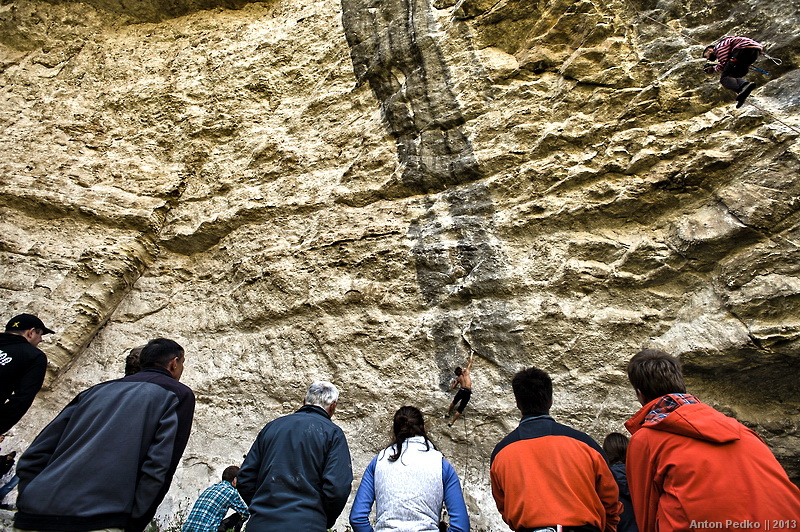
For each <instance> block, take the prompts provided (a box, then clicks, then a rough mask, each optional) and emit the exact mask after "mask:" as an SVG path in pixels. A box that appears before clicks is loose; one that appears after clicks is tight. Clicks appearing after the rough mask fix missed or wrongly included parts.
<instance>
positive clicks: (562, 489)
mask: <svg viewBox="0 0 800 532" xmlns="http://www.w3.org/2000/svg"><path fill="white" fill-rule="evenodd" d="M490 475H491V481H492V495H494V500H495V503H496V504H497V509H498V510H499V511H500V515H502V516H503V520H504V521H505V522H506V523H508V526H509V527H511V528H512V529H513V530H518V529H520V528H523V527H524V528H538V527H544V526H553V527H554V526H556V525H564V526H583V525H591V526H594V527H597V528H598V529H600V530H601V531H607V532H613V531H614V530H616V527H617V523H618V522H619V514H620V513H622V503H620V502H619V496H618V494H619V491H618V489H617V482H616V481H615V480H614V475H613V474H612V473H611V470H610V469H609V468H608V465H607V464H606V459H605V455H604V454H603V451H602V450H601V449H600V446H599V445H597V443H596V442H595V441H594V440H593V439H592V438H591V437H589V436H588V435H586V434H584V433H583V432H580V431H577V430H575V429H573V428H570V427H567V426H566V425H561V424H559V423H556V422H555V421H554V420H553V418H551V417H550V416H533V417H525V418H523V419H522V421H521V422H520V424H519V426H518V427H517V428H516V429H515V430H514V431H512V432H511V433H510V434H509V435H508V436H506V437H505V438H503V440H502V441H501V442H500V443H498V444H497V446H496V447H495V449H494V452H493V453H492V457H491V469H490Z"/></svg>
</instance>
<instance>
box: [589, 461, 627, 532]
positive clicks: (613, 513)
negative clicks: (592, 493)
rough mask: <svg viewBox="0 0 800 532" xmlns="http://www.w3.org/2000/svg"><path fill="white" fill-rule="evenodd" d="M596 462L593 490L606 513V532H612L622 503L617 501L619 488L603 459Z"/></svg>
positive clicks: (617, 522)
mask: <svg viewBox="0 0 800 532" xmlns="http://www.w3.org/2000/svg"><path fill="white" fill-rule="evenodd" d="M597 460H598V464H597V476H596V478H595V489H596V490H597V494H598V496H599V497H600V502H601V503H603V508H605V511H606V532H614V531H615V530H617V524H619V516H620V515H621V514H622V503H621V502H620V500H619V486H617V481H616V479H615V478H614V473H612V472H611V469H609V467H608V464H607V463H606V461H605V458H603V457H602V456H598V458H597Z"/></svg>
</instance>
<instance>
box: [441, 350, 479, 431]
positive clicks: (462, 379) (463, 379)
mask: <svg viewBox="0 0 800 532" xmlns="http://www.w3.org/2000/svg"><path fill="white" fill-rule="evenodd" d="M472 355H473V353H470V354H469V362H468V363H467V367H466V368H464V369H461V368H456V370H455V374H456V378H455V380H454V381H453V384H451V385H450V389H451V390H452V389H453V388H455V387H456V386H458V387H459V390H458V392H456V396H455V397H454V398H453V402H452V403H450V408H448V409H447V415H446V416H445V418H449V417H450V414H452V413H453V409H454V408H455V407H456V404H458V409H457V410H456V415H455V416H453V421H451V422H450V423H448V424H447V426H448V427H452V426H453V423H455V422H456V420H457V419H458V417H459V416H460V415H461V414H462V413H463V412H464V409H465V408H466V407H467V403H469V398H470V397H472V377H470V375H469V370H470V369H472Z"/></svg>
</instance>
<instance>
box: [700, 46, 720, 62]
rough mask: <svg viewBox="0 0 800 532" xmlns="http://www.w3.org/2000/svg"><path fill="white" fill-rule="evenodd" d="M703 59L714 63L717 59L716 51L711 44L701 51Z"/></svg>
mask: <svg viewBox="0 0 800 532" xmlns="http://www.w3.org/2000/svg"><path fill="white" fill-rule="evenodd" d="M703 57H704V58H706V59H708V60H709V61H714V60H715V59H716V58H717V51H716V49H715V48H714V45H713V44H710V45H708V46H706V47H705V49H704V50H703Z"/></svg>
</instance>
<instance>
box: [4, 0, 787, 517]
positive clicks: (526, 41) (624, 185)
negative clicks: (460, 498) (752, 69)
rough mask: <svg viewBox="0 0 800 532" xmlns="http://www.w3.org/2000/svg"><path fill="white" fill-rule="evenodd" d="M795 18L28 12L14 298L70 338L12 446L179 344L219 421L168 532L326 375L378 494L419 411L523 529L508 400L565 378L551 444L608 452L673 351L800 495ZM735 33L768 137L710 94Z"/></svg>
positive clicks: (438, 11)
mask: <svg viewBox="0 0 800 532" xmlns="http://www.w3.org/2000/svg"><path fill="white" fill-rule="evenodd" d="M799 9H800V5H799V4H798V2H797V0H779V1H778V2H769V3H764V2H755V1H751V0H745V1H744V2H740V3H737V4H736V5H735V6H731V4H730V3H729V2H716V3H712V4H707V3H700V2H688V3H687V2H676V1H671V0H664V1H658V2H656V1H650V0H647V1H641V0H624V1H623V0H613V1H609V2H599V1H589V0H586V1H579V2H563V1H560V0H548V1H538V2H537V1H517V0H501V1H499V2H496V1H485V0H459V1H457V2H456V1H454V0H434V1H433V2H429V1H428V0H380V1H379V0H341V2H339V1H336V0H321V1H318V2H307V1H303V0H270V1H267V2H252V3H248V2H244V1H240V0H233V1H179V0H173V1H170V2H155V1H153V2H110V1H105V0H92V1H87V2H82V3H78V2H66V1H52V2H44V1H32V0H3V2H2V5H0V87H2V88H0V127H1V128H2V132H3V133H2V136H0V212H1V213H2V216H0V261H2V264H3V270H4V272H5V273H4V275H3V276H2V279H1V280H0V298H2V301H3V302H4V304H5V307H4V308H5V314H6V315H8V316H10V315H11V314H12V313H15V312H17V311H33V312H36V313H37V314H39V315H40V316H42V317H43V319H44V320H45V322H46V323H47V324H48V325H50V326H51V327H52V328H54V329H56V330H57V331H58V332H57V334H56V335H54V337H53V338H52V339H50V340H49V341H48V342H46V343H44V344H43V348H44V350H45V351H46V352H47V353H48V355H49V358H50V362H51V368H50V369H51V371H50V375H49V379H48V384H47V387H46V389H45V390H44V391H43V392H42V393H41V394H40V397H39V398H38V399H37V402H36V403H35V404H34V407H33V409H32V410H31V412H30V413H29V414H28V415H27V416H26V417H25V419H24V420H23V422H22V423H20V424H19V425H18V426H17V427H16V428H15V429H14V430H13V435H12V437H10V438H9V439H8V440H7V445H4V447H8V448H17V449H20V450H21V449H23V448H24V447H25V445H26V443H27V442H29V441H30V440H31V439H32V438H33V437H34V436H35V434H36V433H37V432H38V430H40V429H41V427H42V426H43V425H44V424H45V423H47V422H48V421H49V420H50V419H51V418H52V417H53V416H54V415H55V413H56V412H57V411H58V410H59V409H60V408H61V407H62V406H63V405H64V404H65V403H66V402H67V401H68V400H69V399H70V398H71V397H72V396H73V395H74V394H75V393H76V392H77V391H79V390H81V389H83V388H85V387H88V386H90V385H92V384H93V383H96V382H99V381H102V380H105V379H110V378H115V377H117V376H120V375H121V373H122V368H123V361H124V355H125V354H126V353H127V350H129V349H130V348H132V347H134V346H137V345H141V344H143V343H144V342H145V341H146V340H147V339H149V338H152V337H155V336H167V337H171V338H174V339H176V340H178V341H179V342H180V343H181V344H182V345H184V346H185V347H186V349H187V369H186V372H185V373H184V377H183V381H184V382H186V383H187V384H188V385H190V386H191V387H192V388H193V389H194V390H195V393H196V394H197V397H198V409H197V415H196V418H195V424H194V429H193V435H192V438H191V440H190V443H189V448H188V449H187V452H186V454H185V456H184V460H183V463H182V467H181V468H180V469H179V471H178V474H177V476H176V479H175V483H174V485H173V489H172V490H171V492H170V495H169V496H168V499H167V500H166V501H165V503H164V504H163V505H162V507H161V509H160V512H159V515H158V518H159V519H160V521H161V522H162V523H163V524H168V523H175V522H177V521H179V519H180V515H181V514H182V513H185V512H186V511H187V507H188V505H189V504H190V503H191V501H192V500H193V498H194V497H195V495H196V494H197V493H198V491H199V490H200V489H201V488H203V487H205V486H206V485H208V484H209V483H211V482H212V481H213V480H214V479H215V478H216V477H217V475H219V473H220V472H221V470H222V469H223V467H224V466H226V465H229V464H234V463H239V462H240V460H241V456H242V455H243V454H244V453H245V452H246V451H247V449H248V448H249V445H250V443H251V442H252V440H253V439H254V437H255V434H256V433H257V431H258V430H259V429H260V428H261V426H262V425H263V424H264V423H265V422H267V421H269V420H271V419H273V418H275V417H276V416H278V415H282V414H286V413H289V412H291V411H293V410H294V409H295V408H296V407H297V406H298V405H299V402H300V401H301V400H302V394H303V392H304V389H305V387H306V386H307V384H308V383H309V382H310V381H311V380H314V379H320V378H324V379H328V380H331V381H333V382H334V383H336V384H337V385H339V386H340V387H341V389H342V399H341V407H340V411H339V412H338V413H337V416H336V420H337V421H338V422H339V423H340V424H341V425H342V426H343V428H344V430H345V433H346V434H347V436H348V438H349V441H350V444H351V448H352V451H353V458H354V469H355V473H356V477H357V478H359V477H360V475H361V472H362V471H363V468H364V467H365V466H366V464H367V462H368V460H369V459H370V458H371V456H372V455H373V453H374V452H375V451H377V450H378V449H379V448H380V447H381V446H382V445H384V444H385V443H386V441H387V438H388V430H389V426H390V418H391V415H392V413H393V412H394V411H395V409H396V408H397V407H399V406H401V405H402V404H414V405H416V406H419V407H420V408H421V409H422V410H423V411H424V412H425V413H426V414H427V416H428V426H429V430H430V432H431V434H432V436H433V438H434V440H435V442H436V443H437V445H438V446H439V447H440V448H441V449H442V450H443V452H444V453H445V455H446V456H447V457H448V458H449V459H451V460H452V462H453V463H454V464H455V466H456V469H457V471H458V473H459V474H460V475H461V478H462V482H463V484H464V489H465V494H466V497H467V500H468V505H469V508H470V512H471V516H472V519H473V524H474V528H475V529H476V530H504V529H505V525H503V523H502V521H501V520H500V519H499V516H498V515H497V512H496V510H495V509H494V504H493V502H492V499H491V494H490V491H489V484H488V482H489V476H488V457H489V454H490V453H491V450H492V448H493V446H494V444H495V443H496V442H497V441H498V440H499V439H500V438H501V437H502V435H503V434H505V433H506V432H508V431H509V430H511V429H512V428H513V427H514V426H515V424H516V412H515V410H514V402H513V398H512V397H511V390H510V386H509V382H508V381H509V377H510V376H511V375H512V374H513V372H514V371H516V370H517V369H519V368H520V367H522V366H524V365H531V364H535V365H538V366H541V367H543V368H544V369H546V370H547V371H549V372H551V373H552V375H553V376H554V380H555V386H556V390H557V391H556V404H555V407H554V415H555V416H556V417H557V419H559V420H561V421H564V422H567V423H571V424H573V425H575V426H577V427H578V428H580V429H582V430H585V431H587V432H589V433H590V434H592V435H593V436H594V437H596V438H597V439H602V437H603V436H604V435H605V434H606V433H607V432H610V431H612V430H617V431H619V430H622V422H623V421H624V420H625V419H626V418H627V416H628V415H629V414H631V413H632V412H633V411H634V410H635V409H636V407H637V405H636V403H635V398H634V396H633V393H632V391H631V390H630V389H629V387H628V384H627V380H626V377H625V374H624V366H625V363H626V361H627V360H628V358H629V357H630V356H631V355H632V354H634V353H635V352H636V351H637V350H638V349H639V348H641V347H642V346H652V347H660V348H663V349H666V350H669V351H671V352H674V353H676V354H678V355H680V356H681V357H682V359H683V361H684V363H685V365H686V370H687V374H688V376H689V379H690V384H691V388H692V390H693V391H694V392H695V393H696V394H698V395H699V396H700V397H701V398H703V399H704V400H706V401H707V402H709V403H711V404H713V405H714V406H717V407H719V408H721V409H723V410H725V411H726V412H728V413H730V414H731V415H734V416H736V417H738V418H739V419H741V420H742V421H743V422H745V423H746V424H748V425H749V426H752V427H754V428H755V429H756V430H758V431H759V432H760V433H761V434H762V435H763V436H764V437H765V438H766V439H767V441H768V442H769V444H770V445H771V447H772V449H773V450H774V452H775V453H776V454H777V455H778V456H779V458H780V459H781V460H782V462H783V464H784V465H785V467H786V468H787V470H788V471H789V472H790V474H791V475H792V477H793V478H794V479H796V480H797V479H800V434H798V432H799V431H800V389H799V388H800V384H798V382H800V381H799V380H798V378H797V375H798V369H799V368H800V343H799V342H798V340H799V339H800V321H798V317H797V316H798V310H800V280H798V278H799V277H798V264H799V263H800V262H799V261H798V254H799V253H800V251H798V248H799V247H800V234H798V233H800V230H799V229H798V228H799V227H800V225H798V208H799V207H800V203H798V193H799V192H800V190H798V188H799V187H800V181H799V180H798V177H799V176H800V132H799V130H800V119H799V118H800V96H799V94H800V74H798V70H797V66H798V63H800V34H798V33H797V29H796V28H797V24H798V21H800V15H799V14H798V13H799ZM732 33H739V34H746V35H749V36H751V37H753V38H755V39H758V40H760V41H762V42H764V43H766V44H767V45H768V50H769V53H770V54H771V55H773V56H775V57H780V58H782V59H783V64H782V65H780V66H776V65H773V64H770V63H760V66H762V67H763V68H764V69H765V70H767V71H769V72H770V73H771V76H770V77H768V78H766V77H764V76H761V75H756V74H753V76H752V78H753V79H754V80H756V81H757V83H758V85H759V88H758V89H757V90H756V91H755V93H754V97H753V98H752V101H753V103H755V104H756V105H757V106H758V107H755V106H750V105H748V106H745V107H743V108H742V109H740V110H735V109H734V108H733V105H732V104H731V97H730V96H729V95H728V94H726V93H725V91H724V90H723V89H722V88H721V87H720V86H719V85H718V84H717V83H716V79H714V78H710V77H707V76H705V74H703V72H702V70H701V69H700V66H701V65H702V60H700V59H697V58H698V57H699V55H700V52H701V50H702V48H703V45H704V44H706V43H708V42H712V41H713V40H715V39H717V38H719V37H722V36H724V35H726V34H732ZM470 347H471V348H474V349H475V350H476V352H477V353H478V359H477V361H476V363H475V369H474V372H473V373H474V381H475V382H474V384H475V395H474V397H473V401H472V402H471V404H470V406H469V408H468V410H467V413H466V415H465V417H464V423H463V424H462V423H461V422H460V421H459V424H458V426H456V427H454V428H453V429H448V428H447V427H446V425H445V423H444V422H443V420H442V419H441V414H442V413H443V412H444V410H445V409H446V407H447V404H448V403H449V401H450V399H451V396H450V395H448V394H447V393H446V392H445V390H446V387H447V385H448V383H449V378H450V372H451V371H452V367H453V366H455V365H457V364H460V363H462V362H463V361H464V360H465V359H466V357H467V356H468V353H469V348H470ZM345 523H346V516H345V517H343V518H342V519H340V521H339V524H338V526H337V529H339V530H344V528H345Z"/></svg>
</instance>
